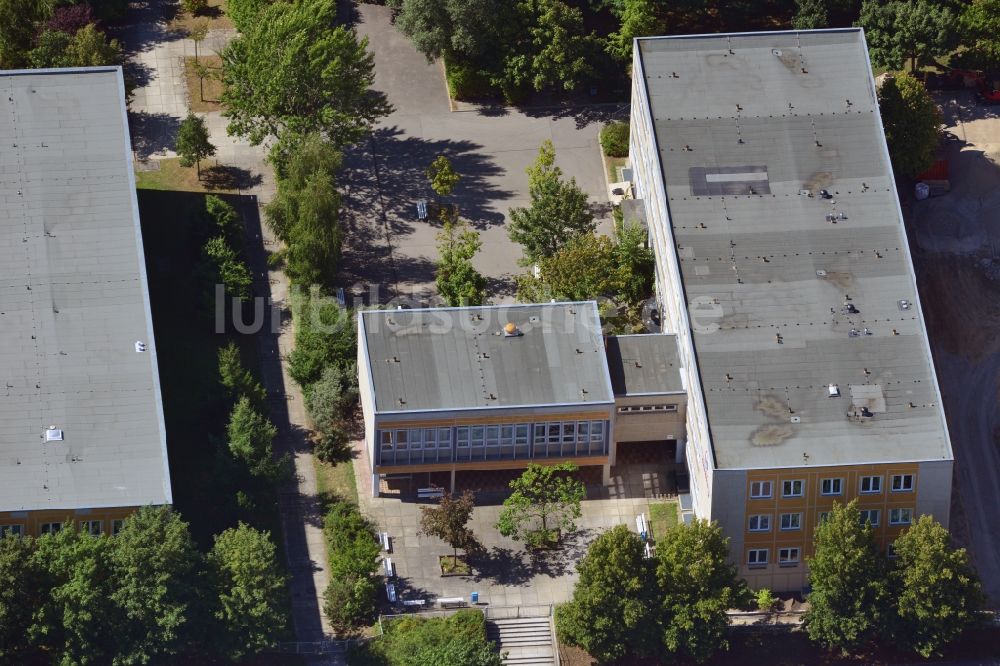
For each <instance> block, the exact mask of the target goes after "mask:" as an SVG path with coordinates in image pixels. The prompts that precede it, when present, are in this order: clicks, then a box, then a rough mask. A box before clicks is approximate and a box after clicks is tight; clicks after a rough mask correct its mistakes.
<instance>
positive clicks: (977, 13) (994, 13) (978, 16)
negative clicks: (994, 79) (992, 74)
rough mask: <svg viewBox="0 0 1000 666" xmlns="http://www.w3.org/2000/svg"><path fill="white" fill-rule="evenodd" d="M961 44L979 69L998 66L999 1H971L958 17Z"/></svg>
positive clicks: (999, 54) (999, 60)
mask: <svg viewBox="0 0 1000 666" xmlns="http://www.w3.org/2000/svg"><path fill="white" fill-rule="evenodd" d="M959 23H960V26H961V31H962V43H963V44H964V45H965V46H968V47H969V51H970V53H971V54H972V58H973V62H974V63H975V65H976V66H977V67H979V68H980V69H994V68H996V67H998V66H1000V0H972V2H969V3H968V4H966V5H965V8H964V9H963V10H962V13H961V15H960V16H959Z"/></svg>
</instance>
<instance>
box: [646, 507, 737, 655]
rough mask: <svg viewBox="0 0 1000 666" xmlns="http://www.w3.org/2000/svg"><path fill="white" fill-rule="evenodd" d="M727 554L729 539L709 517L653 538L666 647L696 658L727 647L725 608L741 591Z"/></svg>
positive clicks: (734, 569)
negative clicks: (708, 519)
mask: <svg viewBox="0 0 1000 666" xmlns="http://www.w3.org/2000/svg"><path fill="white" fill-rule="evenodd" d="M728 557H729V540H728V539H727V538H726V537H724V536H723V535H722V528H721V527H720V526H719V525H718V524H717V523H714V522H711V523H710V522H708V521H705V520H695V521H694V522H692V523H691V524H690V525H686V524H680V525H677V526H675V527H673V528H671V529H670V530H668V531H667V533H666V534H665V535H664V536H663V537H662V538H660V539H659V540H658V541H657V543H656V560H657V564H656V580H657V583H658V584H659V587H660V594H661V608H662V616H661V620H660V622H661V625H662V630H663V645H664V646H665V647H666V649H667V650H669V651H671V652H676V653H680V654H684V655H688V656H690V657H691V658H693V659H694V660H695V661H699V662H700V661H705V660H706V659H708V658H709V657H711V656H712V655H713V654H714V653H715V652H716V651H718V650H720V649H727V648H728V645H729V644H728V641H727V640H726V632H727V630H728V628H729V620H728V618H727V616H726V610H728V609H729V608H732V607H733V606H736V605H738V604H740V603H741V602H742V601H743V598H744V596H745V595H746V589H745V587H744V585H743V584H742V582H741V581H739V580H738V579H737V577H736V567H734V566H732V565H731V564H729V562H728Z"/></svg>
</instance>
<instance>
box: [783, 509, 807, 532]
mask: <svg viewBox="0 0 1000 666" xmlns="http://www.w3.org/2000/svg"><path fill="white" fill-rule="evenodd" d="M781 529H783V530H800V529H802V514H801V513H783V514H781Z"/></svg>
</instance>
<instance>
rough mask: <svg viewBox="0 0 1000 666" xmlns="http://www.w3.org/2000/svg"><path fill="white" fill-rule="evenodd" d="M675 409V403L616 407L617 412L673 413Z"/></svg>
mask: <svg viewBox="0 0 1000 666" xmlns="http://www.w3.org/2000/svg"><path fill="white" fill-rule="evenodd" d="M676 411H677V405H625V406H624V407H619V408H618V413H619V414H632V413H635V412H639V413H648V412H667V413H673V412H676Z"/></svg>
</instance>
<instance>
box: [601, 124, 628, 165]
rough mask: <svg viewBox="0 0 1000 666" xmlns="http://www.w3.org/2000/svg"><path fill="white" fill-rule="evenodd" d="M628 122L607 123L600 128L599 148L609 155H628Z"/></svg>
mask: <svg viewBox="0 0 1000 666" xmlns="http://www.w3.org/2000/svg"><path fill="white" fill-rule="evenodd" d="M628 132H629V127H628V123H609V124H607V125H605V126H604V128H603V129H602V130H601V149H602V150H603V151H604V154H605V155H608V156H609V157H628Z"/></svg>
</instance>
